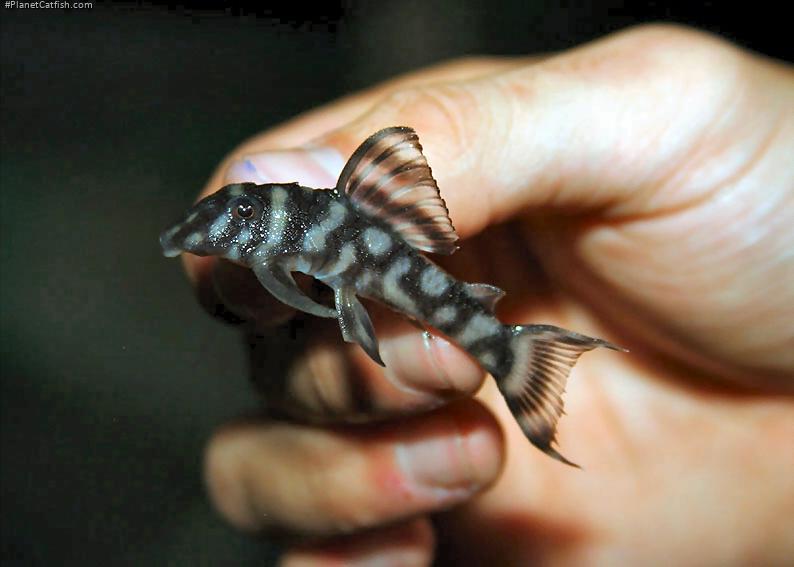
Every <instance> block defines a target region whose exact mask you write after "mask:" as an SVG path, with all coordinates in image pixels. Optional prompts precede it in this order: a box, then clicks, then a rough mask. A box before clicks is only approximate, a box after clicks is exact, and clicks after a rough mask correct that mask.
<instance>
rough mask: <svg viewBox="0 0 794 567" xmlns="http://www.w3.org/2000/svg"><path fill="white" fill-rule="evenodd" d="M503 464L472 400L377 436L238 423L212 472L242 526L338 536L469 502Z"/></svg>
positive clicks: (496, 432)
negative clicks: (467, 500)
mask: <svg viewBox="0 0 794 567" xmlns="http://www.w3.org/2000/svg"><path fill="white" fill-rule="evenodd" d="M502 460H503V447H502V434H501V430H500V428H499V426H498V424H497V423H496V421H495V418H494V417H493V416H492V415H491V414H490V413H489V412H488V411H487V410H486V409H485V408H484V407H483V406H481V405H480V404H479V403H477V402H475V401H473V400H467V401H464V402H461V403H459V404H454V405H452V406H450V407H448V408H445V409H444V410H443V411H438V412H435V413H433V414H431V415H429V416H426V417H424V418H422V419H418V418H417V419H406V420H403V421H401V422H395V423H391V424H389V425H385V424H384V425H382V426H377V427H373V426H368V427H366V428H336V429H324V428H313V427H309V426H304V425H296V424H285V423H268V422H264V421H251V420H249V421H246V422H241V423H237V424H235V425H232V426H227V427H226V428H224V429H222V430H221V431H220V432H219V433H217V434H216V435H215V436H214V438H213V439H212V441H211V442H210V445H209V447H208V449H207V453H206V466H205V472H206V482H207V486H208V488H209V492H210V496H211V498H212V500H213V502H214V503H215V506H216V507H217V508H218V509H219V510H220V512H221V513H222V514H223V515H224V516H225V517H226V518H227V520H229V521H230V522H231V523H232V524H233V525H235V526H236V527H238V528H241V529H244V530H248V531H258V530H268V531H272V532H286V533H291V534H304V535H308V536H330V535H335V534H343V533H351V532H354V531H359V530H361V529H365V528H370V527H376V526H380V525H384V524H391V523H394V522H396V521H399V520H403V519H407V518H410V517H413V516H416V515H420V514H424V513H428V512H432V511H435V510H440V509H445V508H448V507H450V506H452V505H454V504H456V503H459V502H462V501H464V500H466V499H468V498H470V497H471V496H472V495H473V494H475V493H477V492H478V491H480V490H482V489H483V488H485V487H486V486H488V485H489V484H490V483H491V482H493V481H494V479H495V478H496V477H497V475H498V473H499V470H500V468H501V465H502ZM350 479H356V481H355V482H350Z"/></svg>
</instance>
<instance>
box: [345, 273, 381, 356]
mask: <svg viewBox="0 0 794 567" xmlns="http://www.w3.org/2000/svg"><path fill="white" fill-rule="evenodd" d="M334 297H335V298H336V310H337V312H338V313H339V328H340V329H341V330H342V338H344V339H345V341H346V342H348V343H358V344H359V345H361V348H363V349H364V352H366V353H367V354H368V355H369V357H370V358H371V359H372V360H374V361H375V362H377V363H378V364H380V365H381V366H386V365H385V364H383V360H381V358H380V351H379V350H378V339H377V337H375V329H374V327H373V326H372V321H371V320H370V318H369V314H368V313H367V310H366V309H365V308H364V306H363V305H361V302H360V301H359V300H358V297H356V291H355V289H353V288H350V287H341V288H339V289H336V290H334Z"/></svg>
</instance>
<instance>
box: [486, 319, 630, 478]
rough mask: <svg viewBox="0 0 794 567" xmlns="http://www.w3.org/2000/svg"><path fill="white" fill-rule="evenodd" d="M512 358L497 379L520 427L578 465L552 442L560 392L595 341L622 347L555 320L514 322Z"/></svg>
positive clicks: (559, 457) (536, 442) (557, 456)
mask: <svg viewBox="0 0 794 567" xmlns="http://www.w3.org/2000/svg"><path fill="white" fill-rule="evenodd" d="M512 331H513V336H514V338H513V344H512V351H513V364H512V366H511V369H510V371H509V373H508V374H507V375H506V376H498V377H496V378H497V384H498V385H499V389H500V390H501V391H502V394H503V395H504V397H505V400H506V401H507V405H508V407H509V408H510V411H511V412H512V413H513V416H514V417H515V418H516V421H518V424H519V425H520V426H521V429H522V431H523V432H524V434H525V435H526V436H527V438H528V439H529V440H530V442H532V444H533V445H535V447H537V448H538V449H540V450H541V451H543V452H544V453H546V454H547V455H549V456H550V457H553V458H555V459H557V460H558V461H561V462H563V463H565V464H568V465H571V466H574V467H578V465H576V464H574V463H572V462H571V461H569V460H568V459H566V458H565V457H563V456H562V455H561V454H560V453H558V452H557V450H556V449H555V448H554V447H553V446H552V445H553V444H554V443H555V442H556V439H555V437H556V433H557V421H558V420H559V418H560V415H562V413H563V402H562V394H563V392H564V391H565V383H566V382H567V381H568V374H570V372H571V368H572V367H573V365H574V364H576V361H577V359H578V358H579V355H581V354H582V353H584V352H587V351H589V350H592V349H594V348H597V347H606V348H610V349H613V350H624V349H622V348H620V347H617V346H615V345H613V344H611V343H608V342H607V341H604V340H601V339H594V338H592V337H588V336H585V335H580V334H579V333H574V332H571V331H567V330H565V329H561V328H559V327H554V326H552V325H516V326H514V327H512Z"/></svg>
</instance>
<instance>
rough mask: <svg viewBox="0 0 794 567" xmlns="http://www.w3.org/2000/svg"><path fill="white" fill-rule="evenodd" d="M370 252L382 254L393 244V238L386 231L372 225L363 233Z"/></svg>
mask: <svg viewBox="0 0 794 567" xmlns="http://www.w3.org/2000/svg"><path fill="white" fill-rule="evenodd" d="M361 237H362V239H363V240H364V244H365V245H366V246H367V250H369V253H370V254H372V255H374V256H380V255H382V254H385V253H386V252H388V251H389V249H390V248H391V246H392V239H391V236H389V235H388V234H387V233H386V232H385V231H383V230H381V229H379V228H377V227H374V226H371V227H369V228H368V229H367V230H365V231H364V233H363V234H362V235H361Z"/></svg>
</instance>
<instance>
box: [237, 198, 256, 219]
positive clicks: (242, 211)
mask: <svg viewBox="0 0 794 567" xmlns="http://www.w3.org/2000/svg"><path fill="white" fill-rule="evenodd" d="M256 212H257V207H256V206H255V204H254V203H253V202H252V201H251V200H250V199H239V200H237V201H236V202H234V203H232V216H234V217H235V218H238V219H243V220H250V219H252V218H253V217H254V215H255V214H256Z"/></svg>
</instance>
